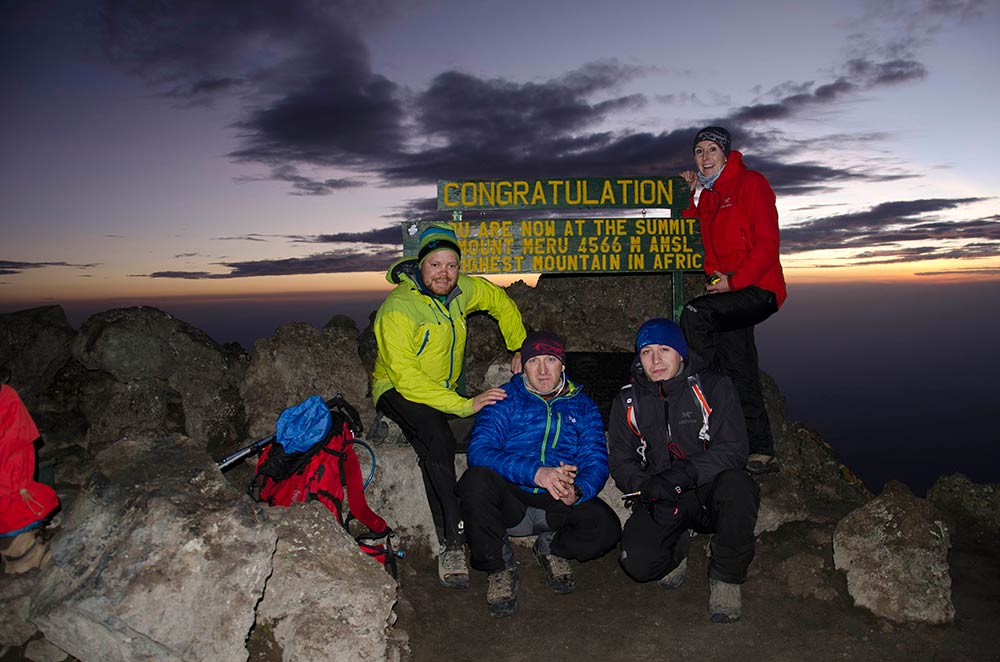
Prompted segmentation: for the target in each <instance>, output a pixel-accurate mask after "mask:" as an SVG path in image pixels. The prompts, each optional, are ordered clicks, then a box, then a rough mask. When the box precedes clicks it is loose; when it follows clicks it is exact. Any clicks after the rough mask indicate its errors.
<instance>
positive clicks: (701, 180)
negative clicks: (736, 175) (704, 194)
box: [698, 163, 726, 191]
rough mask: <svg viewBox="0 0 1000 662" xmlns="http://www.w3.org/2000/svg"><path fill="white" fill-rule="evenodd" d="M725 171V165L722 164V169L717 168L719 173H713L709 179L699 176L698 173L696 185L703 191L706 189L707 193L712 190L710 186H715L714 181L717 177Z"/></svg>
mask: <svg viewBox="0 0 1000 662" xmlns="http://www.w3.org/2000/svg"><path fill="white" fill-rule="evenodd" d="M725 169H726V164H725V163H723V164H722V167H721V168H719V172H717V173H715V174H714V175H712V176H711V177H706V176H705V175H703V174H701V172H699V173H698V184H700V185H701V187H702V188H705V189H708V190H709V191H711V190H712V185H713V184H715V180H716V179H718V178H719V175H721V174H722V171H723V170H725Z"/></svg>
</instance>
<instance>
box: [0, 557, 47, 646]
mask: <svg viewBox="0 0 1000 662" xmlns="http://www.w3.org/2000/svg"><path fill="white" fill-rule="evenodd" d="M37 579H38V571H32V572H30V573H27V574H18V575H14V574H0V605H3V607H2V608H0V646H21V645H22V644H24V643H25V642H26V641H28V639H31V637H32V635H34V634H35V632H37V631H38V628H37V627H35V624H34V623H32V622H31V621H30V620H29V619H28V609H29V608H30V607H31V596H32V594H34V592H35V583H36V581H37Z"/></svg>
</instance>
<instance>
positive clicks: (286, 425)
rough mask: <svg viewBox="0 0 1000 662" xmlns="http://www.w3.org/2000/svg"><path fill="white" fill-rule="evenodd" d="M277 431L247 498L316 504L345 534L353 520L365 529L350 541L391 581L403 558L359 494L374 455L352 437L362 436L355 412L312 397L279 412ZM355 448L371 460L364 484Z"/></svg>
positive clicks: (335, 401)
mask: <svg viewBox="0 0 1000 662" xmlns="http://www.w3.org/2000/svg"><path fill="white" fill-rule="evenodd" d="M277 429H278V432H277V434H276V435H275V437H276V439H275V441H274V442H273V443H270V444H268V445H267V446H266V447H265V448H264V450H263V452H262V453H261V455H260V459H259V460H258V461H257V470H256V475H255V476H254V479H253V481H252V482H251V484H250V488H249V492H250V495H251V496H252V497H253V498H255V499H256V500H258V501H261V502H264V503H267V504H268V505H269V506H290V505H291V504H292V503H293V502H295V501H299V502H305V501H308V500H318V501H319V502H320V503H322V504H323V505H324V506H326V507H327V508H328V509H329V510H330V512H332V513H333V514H334V515H335V516H336V518H337V521H338V522H339V523H340V524H341V526H343V527H344V529H345V530H347V529H348V525H349V524H350V521H351V520H352V519H357V520H358V521H359V522H360V523H361V524H363V525H364V526H365V527H367V529H368V530H367V531H365V532H363V533H362V534H360V535H358V536H356V537H355V540H357V542H358V545H359V546H360V547H361V549H362V551H364V552H365V553H366V554H368V555H369V556H372V557H374V558H375V559H376V560H378V561H379V563H382V564H383V565H385V566H386V569H387V570H388V571H389V572H390V573H391V574H392V576H393V577H395V576H396V563H395V559H396V558H401V557H402V555H403V554H402V552H399V551H395V550H393V549H392V542H391V539H390V534H391V533H392V531H391V529H390V528H389V526H388V525H387V524H386V522H385V520H384V519H382V518H381V517H379V516H378V515H376V514H375V513H374V512H373V511H372V510H371V508H369V507H368V502H367V500H366V499H365V493H364V488H365V487H366V486H367V484H368V483H369V482H370V481H371V478H372V476H373V475H374V473H375V453H374V451H373V450H372V449H371V447H370V446H368V445H367V444H365V443H364V442H363V441H361V440H359V439H356V438H355V436H354V435H355V433H356V432H357V433H358V434H360V432H361V430H362V426H361V421H360V418H359V417H358V412H357V410H356V409H354V407H352V406H351V405H350V404H348V403H347V401H346V400H344V398H343V397H342V396H341V395H339V394H338V395H337V396H335V397H334V398H333V399H332V400H330V401H328V402H324V401H323V399H322V398H320V397H319V396H318V395H316V396H312V397H311V398H308V399H307V400H305V401H303V402H302V403H300V404H298V405H295V406H293V407H289V408H288V409H286V410H285V411H283V412H282V414H281V417H279V419H278V428H277ZM356 445H360V446H362V447H364V448H365V449H366V450H367V451H368V452H369V454H370V455H371V458H372V469H371V473H370V474H369V476H368V479H367V480H363V479H362V475H361V463H360V462H359V461H358V456H357V454H356V453H355V452H354V446H356ZM303 449H304V450H303ZM345 495H346V503H345Z"/></svg>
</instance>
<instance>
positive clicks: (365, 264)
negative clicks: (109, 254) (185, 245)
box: [133, 247, 400, 280]
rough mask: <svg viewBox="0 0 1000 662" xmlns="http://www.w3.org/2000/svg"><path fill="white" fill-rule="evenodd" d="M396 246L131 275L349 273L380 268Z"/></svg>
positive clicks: (395, 251)
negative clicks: (220, 269) (222, 270)
mask: <svg viewBox="0 0 1000 662" xmlns="http://www.w3.org/2000/svg"><path fill="white" fill-rule="evenodd" d="M399 256H400V250H399V248H398V247H396V248H393V249H380V250H376V251H368V252H361V251H358V250H354V249H350V248H345V249H339V250H334V251H327V252H325V253H319V254H316V255H308V256H306V257H297V258H285V259H278V260H253V261H245V262H226V263H223V266H225V267H228V268H229V269H230V271H229V272H228V273H221V274H220V273H210V272H207V271H156V272H153V273H150V274H133V276H134V277H147V278H174V279H187V280H217V279H229V278H247V277H250V276H290V275H303V274H328V273H353V272H359V271H384V270H385V269H387V268H388V267H389V265H390V264H391V263H392V261H393V260H396V259H398V258H399Z"/></svg>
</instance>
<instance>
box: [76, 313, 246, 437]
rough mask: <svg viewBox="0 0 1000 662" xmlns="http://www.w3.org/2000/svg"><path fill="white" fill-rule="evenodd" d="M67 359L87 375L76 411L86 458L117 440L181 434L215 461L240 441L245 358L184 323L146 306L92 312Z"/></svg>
mask: <svg viewBox="0 0 1000 662" xmlns="http://www.w3.org/2000/svg"><path fill="white" fill-rule="evenodd" d="M73 354H74V356H75V357H76V359H77V360H78V361H79V362H80V363H81V364H82V365H83V366H84V367H85V368H86V369H87V370H89V371H91V372H90V373H89V379H88V380H87V384H86V385H85V386H84V388H85V392H84V394H83V396H82V399H83V402H81V408H82V409H83V410H84V411H85V413H86V416H87V419H88V421H89V422H90V426H91V429H90V430H89V431H88V446H89V447H91V449H92V451H94V450H97V449H100V448H103V447H105V446H107V444H109V443H112V442H114V441H117V440H118V439H119V438H121V437H123V436H128V435H132V436H136V435H142V434H147V433H157V432H159V433H170V432H183V433H184V434H185V435H186V436H188V437H190V438H192V439H194V440H196V441H197V442H198V443H200V444H201V445H202V447H203V448H206V449H208V451H209V452H210V453H212V454H219V453H220V451H223V450H226V449H229V448H232V447H233V445H234V443H236V442H237V441H240V440H242V439H243V438H244V436H245V425H244V422H243V406H242V401H241V399H240V393H239V384H240V382H241V381H242V376H243V371H244V369H245V365H244V361H245V357H244V356H242V355H241V354H240V353H239V352H235V351H233V349H232V348H229V347H227V348H223V347H220V346H219V344H218V343H216V342H215V341H214V340H212V339H211V338H210V337H209V336H208V335H207V334H205V333H204V332H203V331H201V330H199V329H196V328H195V327H193V326H191V325H190V324H188V323H187V322H183V321H181V320H179V319H176V318H175V317H173V316H171V315H170V314H168V313H165V312H163V311H161V310H157V309H156V308H149V307H136V308H118V309H115V310H109V311H106V312H103V313H98V314H96V315H93V316H91V317H90V318H89V319H88V320H87V321H86V322H84V324H83V326H82V327H81V329H80V335H79V336H78V337H77V339H76V341H75V342H74V344H73Z"/></svg>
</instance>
